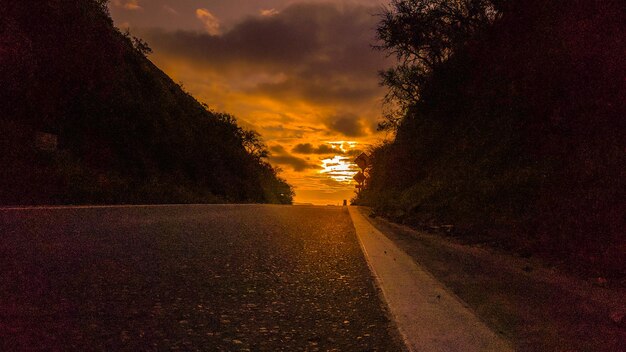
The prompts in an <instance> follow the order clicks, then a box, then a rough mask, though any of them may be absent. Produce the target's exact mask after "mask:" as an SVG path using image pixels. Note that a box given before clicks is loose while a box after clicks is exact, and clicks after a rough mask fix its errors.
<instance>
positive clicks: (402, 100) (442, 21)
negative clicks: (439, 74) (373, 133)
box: [375, 0, 499, 129]
mask: <svg viewBox="0 0 626 352" xmlns="http://www.w3.org/2000/svg"><path fill="white" fill-rule="evenodd" d="M498 4H499V2H498V1H495V2H494V0H392V2H391V8H386V9H384V11H383V13H382V14H381V15H380V16H381V17H382V19H381V22H380V24H379V26H378V28H377V38H378V41H379V43H380V44H378V45H376V46H375V48H377V49H379V50H382V51H385V52H386V53H387V55H388V56H395V57H396V58H397V60H398V64H397V65H396V66H395V67H392V68H389V69H387V70H385V71H382V72H380V77H381V84H382V85H384V86H387V87H388V88H389V91H388V93H387V95H386V97H385V102H386V104H387V106H392V108H391V109H387V112H386V113H385V120H384V121H383V122H382V123H381V124H380V125H379V127H380V128H381V129H395V128H396V127H397V125H398V123H399V121H400V120H401V118H402V115H404V113H405V112H406V111H407V109H408V108H409V107H410V106H413V105H415V104H416V103H417V102H418V101H419V99H420V93H421V90H422V89H423V87H424V85H425V84H426V83H427V82H428V79H429V77H430V75H431V73H432V72H433V70H435V69H436V68H437V67H438V66H440V65H441V64H442V63H444V62H445V61H446V60H448V59H449V58H450V56H451V55H452V54H453V53H454V52H455V51H456V50H457V49H458V48H459V47H461V46H464V45H466V44H467V42H468V41H469V40H470V39H471V38H472V37H473V36H474V35H475V33H477V32H478V31H479V30H480V29H481V28H484V27H485V26H486V25H488V24H490V23H491V22H493V21H494V20H495V19H496V18H497V17H498V13H499V12H498V11H497V9H498V6H497V5H498Z"/></svg>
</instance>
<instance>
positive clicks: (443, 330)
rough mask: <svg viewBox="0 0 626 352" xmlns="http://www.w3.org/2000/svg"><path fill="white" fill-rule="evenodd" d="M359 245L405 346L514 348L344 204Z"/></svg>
mask: <svg viewBox="0 0 626 352" xmlns="http://www.w3.org/2000/svg"><path fill="white" fill-rule="evenodd" d="M349 210H350V215H351V217H352V221H353V223H354V227H355V229H356V233H357V237H358V238H359V242H360V243H361V248H362V249H363V252H364V254H365V257H366V259H367V261H368V263H369V265H370V269H371V270H372V272H373V274H374V276H375V278H376V280H377V283H378V285H379V287H380V288H381V290H382V292H383V296H384V299H385V301H386V302H387V305H388V307H389V310H390V311H391V314H392V315H393V318H394V319H395V321H396V324H397V325H398V328H399V329H400V333H401V334H402V337H403V338H404V342H405V344H406V345H407V348H408V349H409V350H410V351H419V352H454V351H463V352H473V351H485V352H487V351H494V352H507V351H513V348H512V347H511V345H510V344H509V342H508V341H506V340H505V339H503V338H502V337H500V336H498V335H497V334H496V333H494V332H493V331H491V330H490V329H489V328H488V327H487V326H486V325H485V324H484V323H483V322H482V321H480V319H479V318H478V317H477V316H476V315H475V314H474V313H473V312H472V311H471V310H470V309H469V308H467V307H466V306H465V304H464V303H463V302H462V301H461V300H460V299H459V298H458V297H457V296H455V295H454V294H452V293H450V292H448V291H447V290H446V289H445V288H444V286H443V285H442V284H441V283H440V282H438V281H437V280H436V279H435V278H434V277H433V276H432V275H430V274H429V273H428V272H427V271H425V270H424V269H422V268H420V267H419V266H418V265H417V264H416V263H415V261H413V260H412V258H411V257H410V256H409V255H408V254H406V253H404V252H403V251H402V250H401V249H400V248H398V247H397V246H396V245H395V244H394V243H393V242H392V241H391V240H389V239H388V238H387V237H386V236H385V235H383V234H382V233H381V232H380V231H378V230H377V229H376V228H374V226H372V225H371V224H370V223H369V221H368V220H367V219H366V218H365V217H364V216H363V214H361V213H360V212H359V210H358V209H356V208H355V207H349Z"/></svg>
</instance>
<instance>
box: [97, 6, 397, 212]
mask: <svg viewBox="0 0 626 352" xmlns="http://www.w3.org/2000/svg"><path fill="white" fill-rule="evenodd" d="M382 6H383V0H359V1H356V0H325V1H322V0H306V1H305V0H266V1H262V0H111V3H110V6H109V7H110V11H111V16H112V17H113V19H114V21H115V24H116V26H117V27H119V28H121V29H127V28H128V29H129V30H130V32H131V34H132V35H134V36H137V37H140V38H142V39H144V40H145V41H146V42H147V43H148V44H149V45H150V47H151V48H152V50H153V53H152V54H150V55H149V59H150V60H152V62H154V63H155V64H156V65H157V66H158V67H159V68H161V69H162V70H163V71H164V72H165V73H166V74H168V75H169V76H170V77H172V79H173V80H174V81H175V82H177V83H180V84H182V86H183V87H184V89H185V90H187V91H188V92H189V93H191V94H192V95H193V96H194V97H195V98H196V99H198V100H199V101H201V102H203V103H206V104H207V105H208V106H209V107H210V108H211V109H212V110H215V111H221V112H228V113H230V114H232V115H234V116H235V117H236V118H237V121H238V122H239V124H240V125H241V126H242V127H244V128H247V129H253V130H255V131H257V132H259V133H260V134H261V137H262V138H263V140H264V142H265V144H266V145H267V146H268V148H269V150H270V153H271V156H270V158H269V161H270V163H271V164H272V165H274V166H276V167H279V168H280V169H281V170H282V171H281V173H280V175H281V177H283V178H285V179H286V180H287V181H288V182H289V183H290V184H291V185H293V186H294V189H295V192H296V196H295V198H294V201H295V202H296V203H314V204H338V203H340V202H341V200H343V199H350V198H352V197H353V196H354V189H355V188H354V186H355V183H354V181H352V175H353V174H354V173H356V171H357V167H356V166H355V165H354V164H353V163H352V160H353V159H354V158H355V156H356V155H358V154H359V153H360V152H362V151H367V149H368V147H369V146H371V145H374V144H377V143H380V142H381V141H382V140H383V139H384V138H386V137H387V136H385V135H384V133H381V132H377V131H376V125H377V123H378V121H379V118H380V116H381V114H382V98H383V97H384V95H385V88H384V87H381V86H380V85H379V79H378V74H377V73H378V71H380V70H382V69H384V68H386V67H389V66H391V62H390V59H387V58H385V55H384V53H381V52H379V51H376V50H373V49H372V47H371V45H372V44H374V43H375V28H376V26H377V23H378V20H379V18H378V17H377V16H376V15H377V14H378V13H380V12H381V9H382Z"/></svg>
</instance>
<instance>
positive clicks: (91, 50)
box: [0, 0, 293, 204]
mask: <svg viewBox="0 0 626 352" xmlns="http://www.w3.org/2000/svg"><path fill="white" fill-rule="evenodd" d="M148 52H149V48H148V47H147V44H146V43H144V42H143V41H141V40H140V39H138V38H134V37H133V36H131V35H130V34H128V33H122V32H120V31H119V30H118V29H116V28H115V27H114V26H113V23H112V20H111V18H110V17H109V15H108V10H107V1H105V0H81V1H75V0H46V1H37V2H24V1H13V0H2V1H1V2H0V82H2V84H1V85H0V131H1V132H0V149H2V153H1V154H0V204H66V203H73V204H77V203H189V202H270V203H291V200H292V197H293V191H292V189H291V187H290V186H289V185H288V184H287V183H286V182H285V181H284V180H282V179H280V178H279V177H278V176H277V173H276V170H274V169H273V168H272V167H271V166H270V165H269V164H268V163H267V162H266V160H265V157H266V155H267V151H266V150H265V147H264V145H263V144H262V142H261V141H260V140H259V137H258V134H256V133H254V132H252V131H246V130H243V129H242V128H240V127H239V126H238V125H237V124H236V121H235V119H234V118H233V117H232V116H230V115H228V114H224V113H216V112H213V111H211V110H210V109H208V108H207V107H206V106H204V105H203V104H201V103H199V102H198V101H196V100H195V99H194V98H193V97H192V96H191V95H190V94H188V93H187V92H185V91H184V90H183V89H182V87H181V86H179V85H178V84H176V83H174V82H173V81H172V80H171V79H170V78H169V77H168V76H167V75H165V74H164V73H163V72H162V71H161V70H159V69H158V68H157V67H156V66H154V65H153V64H152V63H151V62H150V61H149V60H148V59H147V58H146V56H145V54H147V53H148Z"/></svg>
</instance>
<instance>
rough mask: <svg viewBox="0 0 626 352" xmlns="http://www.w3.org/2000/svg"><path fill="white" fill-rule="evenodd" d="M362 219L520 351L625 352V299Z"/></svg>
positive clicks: (533, 266) (523, 261) (491, 253)
mask: <svg viewBox="0 0 626 352" xmlns="http://www.w3.org/2000/svg"><path fill="white" fill-rule="evenodd" d="M357 209H358V210H359V211H360V213H361V214H362V215H363V216H364V218H366V219H367V221H368V222H370V223H371V224H372V225H374V226H375V227H376V228H377V229H378V230H379V231H381V232H382V233H384V235H385V236H386V237H387V238H388V239H390V240H391V241H392V242H393V243H394V244H395V245H397V246H398V247H399V248H401V249H402V250H403V251H404V252H405V253H407V254H408V255H409V256H411V258H413V260H414V261H415V262H417V263H418V265H419V266H421V267H423V268H425V269H426V270H427V271H428V272H430V273H431V274H432V275H433V276H435V277H436V279H437V280H438V281H439V282H441V283H443V284H444V285H445V286H446V287H447V288H448V289H449V290H450V291H452V292H453V293H454V294H455V295H457V296H458V297H460V298H461V299H462V300H463V302H466V303H467V305H468V306H469V307H470V308H471V309H472V310H473V311H474V312H475V313H476V314H477V315H478V316H479V317H480V318H481V320H482V321H484V322H485V323H486V324H487V325H488V326H489V327H490V328H491V329H492V330H493V331H497V332H498V333H501V334H503V335H504V336H506V337H507V339H509V340H510V341H511V342H512V343H513V345H514V346H515V349H517V350H520V351H607V352H608V351H612V352H613V351H624V348H623V346H625V345H626V329H625V325H624V323H625V320H626V319H625V318H624V317H623V315H624V312H626V303H625V302H624V300H623V297H625V296H626V292H624V290H623V289H620V288H610V287H598V286H596V285H593V284H592V283H591V282H588V281H585V280H580V279H577V278H573V277H571V276H568V275H566V274H564V273H561V272H559V271H558V270H556V269H554V268H551V267H548V266H545V265H544V264H543V263H542V262H541V261H539V260H538V259H536V258H520V257H518V256H514V255H511V254H507V253H503V252H501V251H498V250H495V249H491V248H489V247H484V246H477V245H464V244H461V243H459V242H458V241H455V240H454V239H452V238H449V237H447V236H442V235H437V234H429V233H424V232H421V231H415V230H412V229H410V228H408V227H406V226H402V225H397V224H394V223H390V222H388V221H386V220H384V219H381V218H378V217H376V218H370V217H369V216H368V215H369V214H370V211H369V210H368V209H367V208H361V207H359V208H357Z"/></svg>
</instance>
